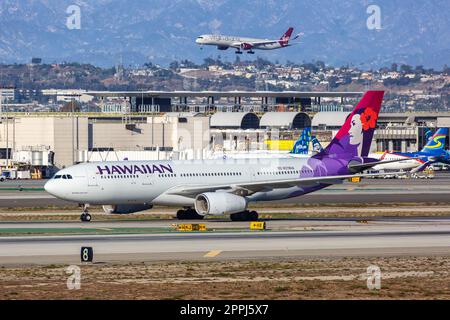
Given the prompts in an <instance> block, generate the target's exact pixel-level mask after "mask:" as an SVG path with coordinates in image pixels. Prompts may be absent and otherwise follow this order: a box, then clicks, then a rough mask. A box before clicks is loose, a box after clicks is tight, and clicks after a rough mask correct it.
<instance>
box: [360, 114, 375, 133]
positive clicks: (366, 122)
mask: <svg viewBox="0 0 450 320" xmlns="http://www.w3.org/2000/svg"><path fill="white" fill-rule="evenodd" d="M377 118H378V115H377V113H376V112H375V111H373V110H372V109H371V108H366V110H364V112H363V113H362V114H361V123H362V126H363V130H364V131H367V130H369V129H375V126H376V125H377Z"/></svg>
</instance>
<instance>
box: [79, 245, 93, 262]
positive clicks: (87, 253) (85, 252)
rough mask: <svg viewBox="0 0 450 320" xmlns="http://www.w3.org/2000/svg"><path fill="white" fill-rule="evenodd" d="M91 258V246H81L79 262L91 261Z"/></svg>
mask: <svg viewBox="0 0 450 320" xmlns="http://www.w3.org/2000/svg"><path fill="white" fill-rule="evenodd" d="M92 260H94V250H93V249H92V247H81V262H92Z"/></svg>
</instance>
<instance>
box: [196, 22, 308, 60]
mask: <svg viewBox="0 0 450 320" xmlns="http://www.w3.org/2000/svg"><path fill="white" fill-rule="evenodd" d="M293 31H294V28H292V27H291V28H289V29H288V30H287V31H286V32H285V33H284V34H283V36H282V37H281V38H280V39H279V40H270V39H255V38H242V37H236V36H223V35H216V34H203V35H201V36H199V37H197V39H196V40H195V42H196V43H197V44H199V45H201V46H202V47H201V48H203V45H210V46H217V49H219V50H227V49H228V48H234V49H236V54H242V51H241V50H244V51H247V53H249V54H254V53H255V52H254V51H253V50H256V49H257V50H274V49H280V48H285V47H289V46H292V45H293V44H292V43H289V40H290V39H291V36H292V32H293ZM301 35H302V34H298V35H296V36H295V37H294V38H293V39H292V41H293V40H297V39H299V38H300V36H301Z"/></svg>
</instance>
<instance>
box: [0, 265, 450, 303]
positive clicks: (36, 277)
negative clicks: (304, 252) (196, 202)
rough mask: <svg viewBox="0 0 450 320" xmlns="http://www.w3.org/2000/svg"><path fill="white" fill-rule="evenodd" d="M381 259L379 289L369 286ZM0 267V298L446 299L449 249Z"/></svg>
mask: <svg viewBox="0 0 450 320" xmlns="http://www.w3.org/2000/svg"><path fill="white" fill-rule="evenodd" d="M372 264H375V265H378V266H379V267H380V268H381V271H382V282H381V286H382V287H381V290H368V289H367V286H366V269H367V267H368V266H369V265H372ZM81 270H82V274H81V276H82V282H81V289H80V290H68V289H67V287H66V281H67V277H68V275H67V274H66V273H65V266H54V265H53V266H47V267H20V268H10V267H8V268H6V267H3V268H0V283H1V286H0V299H450V273H449V271H450V257H398V258H396V257H389V258H328V259H289V260H286V259H283V260H258V261H255V260H249V261H248V260H246V261H215V262H189V261H186V262H155V263H148V264H126V265H124V264H121V265H85V266H81Z"/></svg>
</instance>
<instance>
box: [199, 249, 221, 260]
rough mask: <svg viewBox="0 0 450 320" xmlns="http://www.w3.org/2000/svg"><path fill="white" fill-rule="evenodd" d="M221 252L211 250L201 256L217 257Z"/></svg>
mask: <svg viewBox="0 0 450 320" xmlns="http://www.w3.org/2000/svg"><path fill="white" fill-rule="evenodd" d="M221 253H222V250H212V251H210V252H208V253H207V254H205V255H204V256H203V258H214V257H217V256H218V255H219V254H221Z"/></svg>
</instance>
